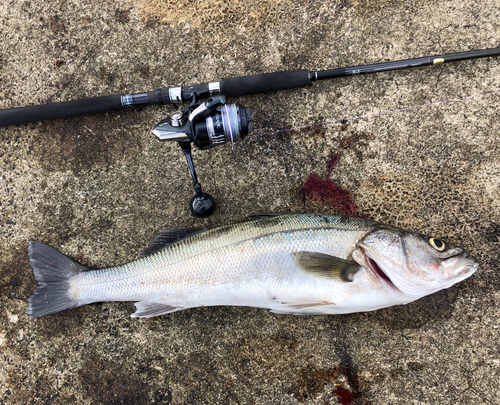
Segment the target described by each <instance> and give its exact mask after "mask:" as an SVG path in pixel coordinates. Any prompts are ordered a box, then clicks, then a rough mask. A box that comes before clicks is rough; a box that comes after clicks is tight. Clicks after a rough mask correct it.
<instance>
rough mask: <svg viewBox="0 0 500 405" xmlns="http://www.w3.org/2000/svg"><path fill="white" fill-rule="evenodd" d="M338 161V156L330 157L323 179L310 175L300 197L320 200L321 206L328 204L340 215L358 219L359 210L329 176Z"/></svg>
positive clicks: (347, 192)
mask: <svg viewBox="0 0 500 405" xmlns="http://www.w3.org/2000/svg"><path fill="white" fill-rule="evenodd" d="M339 161H340V155H335V154H334V155H332V157H331V158H330V161H329V162H328V166H327V175H326V178H325V179H322V178H320V177H318V176H317V175H315V174H311V175H310V176H309V177H308V179H307V180H306V182H305V183H304V185H303V186H302V188H301V190H300V195H301V196H302V197H303V198H304V201H305V199H306V198H310V199H316V200H320V201H321V202H322V203H323V204H328V205H330V206H331V207H332V208H334V209H335V210H337V211H339V213H340V214H342V215H348V216H352V217H359V216H360V214H359V208H358V206H357V205H356V203H355V202H354V201H353V199H352V197H351V194H350V193H349V191H348V190H345V189H343V188H342V187H340V186H338V185H337V184H335V183H334V182H333V181H332V180H331V179H330V175H331V173H332V171H333V169H334V167H335V166H336V165H337V163H338V162H339Z"/></svg>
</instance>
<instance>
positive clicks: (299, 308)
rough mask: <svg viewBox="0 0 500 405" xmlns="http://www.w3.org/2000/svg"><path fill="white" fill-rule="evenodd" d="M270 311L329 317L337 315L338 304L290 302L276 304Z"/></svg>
mask: <svg viewBox="0 0 500 405" xmlns="http://www.w3.org/2000/svg"><path fill="white" fill-rule="evenodd" d="M269 309H270V310H271V312H272V313H274V314H284V315H328V314H334V313H336V311H337V304H336V303H335V302H331V301H312V300H311V301H308V300H288V301H284V302H276V303H275V304H273V305H272V306H270V307H269Z"/></svg>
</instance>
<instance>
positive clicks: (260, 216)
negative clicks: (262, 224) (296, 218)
mask: <svg viewBox="0 0 500 405" xmlns="http://www.w3.org/2000/svg"><path fill="white" fill-rule="evenodd" d="M302 214H304V213H303V212H270V213H267V214H252V215H249V216H248V218H250V219H263V218H274V217H280V216H282V215H302Z"/></svg>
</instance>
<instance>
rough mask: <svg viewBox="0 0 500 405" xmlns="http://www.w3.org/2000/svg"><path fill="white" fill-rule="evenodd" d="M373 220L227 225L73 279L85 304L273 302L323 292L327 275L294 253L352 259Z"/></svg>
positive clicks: (289, 218) (284, 219)
mask: <svg viewBox="0 0 500 405" xmlns="http://www.w3.org/2000/svg"><path fill="white" fill-rule="evenodd" d="M373 224H374V222H372V221H369V220H366V219H362V218H352V217H339V216H327V215H314V214H293V215H281V216H276V217H270V218H264V219H260V220H256V221H252V222H247V223H243V224H237V225H230V226H225V227H222V228H217V229H214V230H210V231H206V232H203V233H200V234H196V235H194V236H192V237H189V238H187V239H185V240H182V241H180V242H177V243H175V244H174V245H171V246H168V247H166V248H164V249H163V250H161V251H159V252H156V253H154V254H152V255H150V256H147V257H143V258H140V259H138V260H135V261H132V262H130V263H127V264H124V265H121V266H116V267H110V268H107V269H102V270H92V271H87V272H83V273H81V274H79V275H78V276H75V277H74V279H72V280H71V286H72V288H71V294H72V295H73V297H74V298H75V299H77V300H79V301H80V302H82V303H88V302H97V301H143V300H154V301H162V302H163V301H164V302H165V305H173V306H182V307H184V308H188V307H192V306H200V305H207V306H208V305H251V306H267V305H265V303H264V301H265V302H268V301H272V300H273V299H276V296H279V298H282V297H287V298H289V299H294V297H295V296H297V299H303V298H304V294H305V295H307V294H308V290H310V292H311V295H315V296H316V297H317V296H318V291H321V289H324V286H325V283H326V282H325V280H324V279H319V278H318V279H314V280H311V277H310V276H307V275H305V274H303V273H301V272H300V270H299V269H298V268H297V267H296V265H295V264H294V263H293V260H292V258H291V257H290V253H291V252H296V251H314V252H320V253H328V254H330V255H333V256H337V257H341V258H347V257H348V256H349V255H350V253H351V252H352V250H353V249H354V247H355V245H356V243H357V241H359V240H360V239H361V238H362V237H363V235H365V234H366V233H367V232H368V231H369V230H370V229H371V226H372V225H373ZM306 278H307V282H306V280H305V279H306ZM327 281H328V280H327ZM330 287H331V288H337V286H336V285H332V286H330ZM331 288H330V290H329V291H330V293H331ZM299 296H300V297H299Z"/></svg>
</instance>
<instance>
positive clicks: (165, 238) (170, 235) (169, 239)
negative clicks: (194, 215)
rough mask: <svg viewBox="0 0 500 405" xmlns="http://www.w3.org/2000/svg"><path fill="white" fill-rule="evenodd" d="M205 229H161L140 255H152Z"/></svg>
mask: <svg viewBox="0 0 500 405" xmlns="http://www.w3.org/2000/svg"><path fill="white" fill-rule="evenodd" d="M205 230H206V229H205V228H170V229H165V230H163V231H160V233H158V235H156V236H155V238H154V239H153V240H152V242H151V243H150V244H149V245H148V246H147V247H146V248H144V249H143V250H142V251H141V252H140V253H139V257H146V256H149V255H152V254H153V253H156V252H158V251H160V250H162V249H163V248H165V247H167V246H170V245H173V244H174V243H177V242H180V241H181V240H183V239H186V238H189V237H190V236H193V235H196V234H198V233H200V232H203V231H205Z"/></svg>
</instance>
